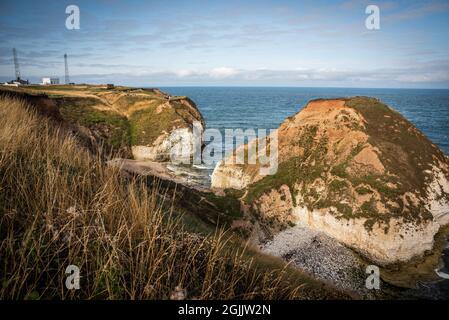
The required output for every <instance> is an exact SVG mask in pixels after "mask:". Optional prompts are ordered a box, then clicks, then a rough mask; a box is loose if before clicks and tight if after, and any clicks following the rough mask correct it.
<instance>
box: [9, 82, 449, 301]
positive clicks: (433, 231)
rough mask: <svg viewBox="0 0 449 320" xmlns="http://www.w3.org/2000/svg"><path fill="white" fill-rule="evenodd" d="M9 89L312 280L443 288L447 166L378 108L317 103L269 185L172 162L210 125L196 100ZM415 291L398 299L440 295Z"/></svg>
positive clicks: (284, 138) (357, 287)
mask: <svg viewBox="0 0 449 320" xmlns="http://www.w3.org/2000/svg"><path fill="white" fill-rule="evenodd" d="M5 91H7V92H2V93H3V94H8V95H16V96H20V97H22V98H26V99H29V100H30V101H33V104H34V105H38V106H39V107H38V111H39V112H42V113H45V114H46V115H48V116H50V117H53V118H54V119H57V120H58V121H61V122H62V123H63V124H64V126H65V127H66V128H67V129H68V130H72V131H73V132H74V134H76V135H78V136H80V137H81V140H82V141H84V143H85V144H86V145H87V146H89V147H90V148H92V149H95V148H109V149H110V150H112V152H114V153H115V154H117V153H119V156H118V157H116V158H115V159H112V160H108V163H109V164H111V165H116V166H119V167H120V168H122V169H123V171H124V172H127V173H129V174H131V175H137V176H146V177H151V178H152V179H153V178H156V179H158V180H160V181H163V183H164V185H165V186H166V187H167V188H169V189H170V190H173V194H174V195H175V197H176V198H179V199H180V200H179V201H180V202H179V205H180V206H183V207H185V208H187V209H189V210H191V211H195V212H196V214H197V215H198V216H199V218H200V219H202V220H203V221H205V222H207V223H209V224H211V225H217V224H222V223H224V225H226V226H227V227H229V229H230V230H232V231H234V232H235V233H236V234H238V235H240V236H241V237H242V238H243V239H244V240H245V241H248V242H249V243H250V244H252V245H255V246H257V247H259V248H260V250H261V252H265V253H268V254H271V255H274V256H279V257H281V258H283V259H284V260H286V261H288V262H292V263H293V264H294V265H296V266H297V267H298V268H300V269H301V270H304V271H306V272H308V273H310V274H311V275H312V277H315V278H318V279H321V280H324V281H329V282H331V283H333V284H335V285H336V286H337V287H341V288H343V289H345V290H352V291H355V292H357V293H358V294H360V295H362V296H364V297H367V298H377V297H382V296H384V295H388V294H394V295H396V294H398V293H397V291H395V290H396V289H394V288H396V287H398V286H399V287H405V288H411V287H414V286H416V284H417V283H418V282H420V281H425V283H426V288H429V286H430V287H432V288H434V287H435V286H439V285H440V284H438V285H436V284H434V283H435V282H434V280H436V273H435V269H437V268H440V270H441V272H443V273H444V270H445V269H444V267H442V266H441V265H440V263H441V260H440V259H439V257H440V253H441V251H442V250H443V249H444V243H445V242H446V238H445V237H444V235H445V232H446V231H445V230H444V227H445V226H447V224H448V222H449V205H448V203H449V202H448V201H449V197H448V194H449V183H448V178H449V174H448V172H449V165H448V164H449V162H448V158H447V156H446V155H445V154H444V153H443V152H442V151H441V150H439V148H438V147H437V146H435V145H434V144H433V143H432V142H430V141H429V140H428V139H427V138H426V137H425V136H424V135H423V134H422V133H421V132H420V131H419V130H418V129H416V128H415V127H414V126H413V125H412V124H411V123H409V122H408V121H407V120H406V119H404V118H403V117H402V116H401V115H400V114H399V113H397V112H396V111H394V110H393V109H391V108H390V107H388V106H386V105H384V104H383V103H382V102H380V101H378V100H376V99H372V98H366V97H355V98H338V99H327V100H314V101H311V102H309V103H308V104H307V106H306V107H305V108H304V109H303V110H302V111H300V112H299V113H297V114H296V115H293V116H291V117H289V118H288V119H286V120H285V121H284V123H282V124H281V126H280V127H279V128H278V130H277V134H278V138H279V168H278V171H277V172H276V173H275V174H274V175H267V176H263V175H261V174H259V172H260V171H259V170H255V169H258V168H257V165H256V168H255V166H254V165H251V166H249V165H245V164H243V165H241V164H231V165H228V164H225V163H224V162H220V163H219V164H217V166H216V167H215V168H214V169H213V170H212V168H210V167H206V168H205V167H201V166H196V167H194V166H186V165H175V164H172V163H170V162H169V155H170V153H172V152H173V150H182V152H183V154H182V155H183V156H187V157H190V154H189V152H191V150H192V149H191V148H187V149H186V148H184V147H183V146H182V144H183V143H184V142H185V141H189V140H192V124H193V122H199V123H201V124H202V126H205V121H204V119H203V117H202V115H201V113H200V112H199V110H198V109H197V107H196V106H195V104H194V102H193V101H192V100H190V99H189V98H187V97H173V96H170V95H168V94H165V93H163V92H161V91H160V90H157V89H151V90H149V89H138V88H126V87H124V88H118V87H117V88H113V89H110V88H103V87H101V86H84V87H78V86H77V87H73V88H63V89H57V88H53V90H50V92H48V91H47V92H42V89H41V88H36V89H35V90H34V91H33V89H32V88H28V89H27V91H26V92H25V91H24V90H22V89H14V90H13V89H8V90H5ZM241 148H245V146H241ZM186 150H187V155H186V154H185V152H186ZM189 150H190V151H189ZM437 238H438V239H437ZM442 239H444V240H442ZM435 257H437V258H435ZM370 264H375V265H379V266H380V267H381V278H382V279H383V282H382V289H385V290H382V293H379V292H372V291H367V290H366V288H365V278H366V273H365V268H366V266H367V265H370ZM417 274H418V275H417ZM416 275H417V276H416ZM429 281H430V282H429ZM418 291H419V294H418V293H415V292H416V291H413V290H412V291H411V292H409V291H407V290H405V291H404V290H403V289H401V290H400V294H403V295H405V296H407V295H413V294H418V295H421V296H432V295H435V294H438V293H435V292H437V290H436V289H435V290H433V292H432V293H429V292H424V291H425V290H424V291H423V290H422V288H420V289H419V290H418ZM442 291H444V290H443V289H442V290H440V291H438V292H442ZM423 292H424V293H423Z"/></svg>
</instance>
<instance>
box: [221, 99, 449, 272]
mask: <svg viewBox="0 0 449 320" xmlns="http://www.w3.org/2000/svg"><path fill="white" fill-rule="evenodd" d="M277 134H278V139H279V168H278V171H277V173H276V174H275V175H270V176H260V174H259V170H258V165H235V164H234V165H233V164H230V165H229V164H224V163H223V162H222V163H220V164H219V165H218V166H217V167H216V168H215V170H214V173H213V176H212V187H213V188H215V189H227V188H235V189H242V190H243V191H244V195H243V196H242V198H241V199H242V202H243V204H244V205H243V206H244V208H246V209H245V211H246V215H247V216H248V217H250V218H249V219H251V220H252V221H253V222H254V223H253V225H254V226H255V227H252V226H250V225H248V224H247V225H245V226H246V228H249V229H250V231H247V232H251V233H252V235H253V236H257V237H258V238H259V240H263V239H265V238H267V237H268V236H270V235H272V234H275V233H276V232H278V231H280V230H282V229H285V228H288V227H289V226H292V225H294V224H298V223H302V224H305V225H307V226H309V227H310V228H313V229H316V230H319V231H322V232H324V233H325V234H327V235H329V236H331V237H332V238H334V239H336V240H338V241H340V242H342V243H344V244H346V245H348V246H350V247H352V248H354V249H355V250H357V251H358V252H360V253H362V254H363V255H364V256H366V257H368V258H369V259H370V260H372V261H375V262H376V263H378V264H381V265H388V264H392V263H396V262H403V261H408V260H410V259H411V258H413V257H416V256H420V255H423V254H424V253H425V252H426V251H428V250H431V249H432V248H433V244H434V237H435V234H436V233H437V232H438V230H439V229H440V227H441V226H444V225H447V224H448V223H449V159H448V157H447V156H446V155H445V154H444V153H443V152H442V151H441V150H440V149H439V148H438V147H437V146H436V145H434V144H433V143H432V142H431V141H430V140H428V139H427V138H426V137H425V136H424V135H423V134H422V133H421V132H420V131H419V130H418V129H417V128H416V127H415V126H413V124H411V123H410V122H409V121H407V120H406V119H405V118H404V117H402V116H401V115H400V114H399V113H398V112H396V111H395V110H393V109H392V108H390V107H388V106H386V105H385V104H383V103H382V102H380V101H378V100H377V99H373V98H367V97H354V98H341V99H331V100H321V99H320V100H314V101H310V102H309V103H308V104H307V106H306V107H305V108H304V109H303V110H302V111H300V112H299V113H297V114H296V115H295V116H293V117H290V118H288V119H287V120H285V121H284V123H282V125H281V126H280V127H279V129H278V130H277ZM243 147H245V146H243Z"/></svg>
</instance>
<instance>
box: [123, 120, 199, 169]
mask: <svg viewBox="0 0 449 320" xmlns="http://www.w3.org/2000/svg"><path fill="white" fill-rule="evenodd" d="M194 146H195V137H194V135H193V132H192V129H190V128H179V129H175V130H173V131H172V132H171V133H170V134H168V133H167V132H163V133H162V134H161V135H160V136H159V137H158V138H157V139H156V140H155V141H154V142H153V144H152V145H151V146H133V147H132V153H133V156H134V159H136V160H150V161H172V162H188V161H189V159H191V158H192V156H193V154H194V150H195V147H194Z"/></svg>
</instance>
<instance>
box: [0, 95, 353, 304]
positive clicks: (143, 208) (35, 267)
mask: <svg viewBox="0 0 449 320" xmlns="http://www.w3.org/2000/svg"><path fill="white" fill-rule="evenodd" d="M28 109H29V108H26V107H25V106H24V104H23V102H19V101H17V100H11V99H5V98H0V182H1V184H0V283H1V287H0V298H1V299H48V298H96V299H111V298H115V299H131V298H132V299H155V298H161V299H167V298H169V297H170V295H171V293H172V291H173V290H174V288H175V287H176V286H180V287H182V288H186V289H187V293H188V296H189V297H190V298H192V297H197V298H202V299H208V298H216V299H229V298H261V299H283V298H345V297H348V296H347V295H345V294H339V293H338V292H336V291H335V290H333V289H332V288H331V287H327V286H325V285H323V284H322V283H319V282H316V281H313V280H311V279H310V278H308V277H307V276H305V275H303V274H301V273H299V272H298V271H295V270H291V269H289V268H288V267H286V266H285V264H283V263H282V262H281V261H278V260H276V259H271V258H266V257H265V258H264V257H261V256H259V255H257V254H255V252H254V251H252V250H246V251H245V250H243V249H242V246H241V245H240V244H239V241H238V240H235V239H232V238H229V237H227V236H226V235H225V234H223V232H212V233H211V234H209V235H207V236H200V235H197V234H195V233H192V232H190V231H189V230H188V229H186V227H185V225H184V224H183V223H182V222H183V221H185V219H186V216H184V218H183V219H184V220H183V219H181V220H180V219H178V218H176V215H175V213H176V212H177V209H176V208H173V207H172V206H171V205H170V203H171V201H170V200H168V199H165V198H164V197H161V195H160V193H161V190H157V189H150V190H148V189H147V188H146V186H145V185H143V184H140V183H138V182H136V181H134V180H129V179H128V178H126V177H122V176H121V175H120V174H119V172H118V171H117V169H114V168H110V167H105V166H104V164H103V163H102V161H101V160H99V159H101V156H99V155H96V156H95V155H92V154H91V153H90V152H88V151H87V150H86V149H84V148H83V147H82V146H81V145H80V144H79V143H78V141H77V140H76V138H75V137H74V136H73V135H68V134H66V133H64V132H65V131H64V130H60V129H58V127H57V126H55V125H54V122H50V121H49V120H47V119H45V118H42V117H40V116H38V115H36V114H35V113H33V112H30V111H29V110H28ZM193 227H194V226H192V228H193ZM196 227H198V226H196ZM204 233H206V234H207V229H204ZM70 264H75V265H77V266H78V267H80V270H81V289H80V290H76V291H68V290H66V289H65V287H64V281H65V276H66V275H65V269H66V267H67V266H68V265H70Z"/></svg>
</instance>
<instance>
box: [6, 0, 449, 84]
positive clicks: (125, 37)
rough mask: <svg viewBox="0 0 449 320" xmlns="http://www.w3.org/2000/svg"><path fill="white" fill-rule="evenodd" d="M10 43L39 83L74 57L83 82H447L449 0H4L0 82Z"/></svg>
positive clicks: (74, 73) (74, 75)
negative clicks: (371, 18) (72, 9)
mask: <svg viewBox="0 0 449 320" xmlns="http://www.w3.org/2000/svg"><path fill="white" fill-rule="evenodd" d="M71 4H75V5H78V6H79V8H80V13H81V17H80V18H81V19H80V20H81V24H80V30H68V29H66V27H65V20H66V17H67V14H66V13H65V8H66V7H67V6H68V5H71ZM368 4H375V5H378V6H379V8H380V27H381V29H380V30H368V29H366V27H365V19H366V18H367V16H368V15H367V14H366V13H365V8H366V6H367V5H368ZM13 47H15V48H17V50H18V53H19V60H20V68H21V73H22V75H23V77H24V78H29V79H30V80H32V81H38V80H39V79H40V78H41V77H43V76H59V77H61V78H63V74H64V64H63V54H64V53H65V52H67V54H68V56H69V68H70V74H71V79H72V80H73V81H76V82H89V83H109V82H112V83H116V84H126V85H133V86H184V85H230V86H240V85H242V86H306V87H308V86H332V87H399V88H402V87H407V88H408V87H410V88H449V55H448V54H449V0H446V1H444V0H427V1H410V0H408V1H364V0H342V1H320V0H315V1H311V0H310V1H299V0H297V1H265V0H255V1H252V0H247V1H233V0H231V1H229V0H228V1H224V0H223V1H206V0H190V1H137V0H134V1H119V0H98V1H95V0H90V1H76V0H71V1H61V0H55V1H4V0H0V80H2V81H3V80H10V79H12V78H13V76H14V68H13V64H12V48H13Z"/></svg>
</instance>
